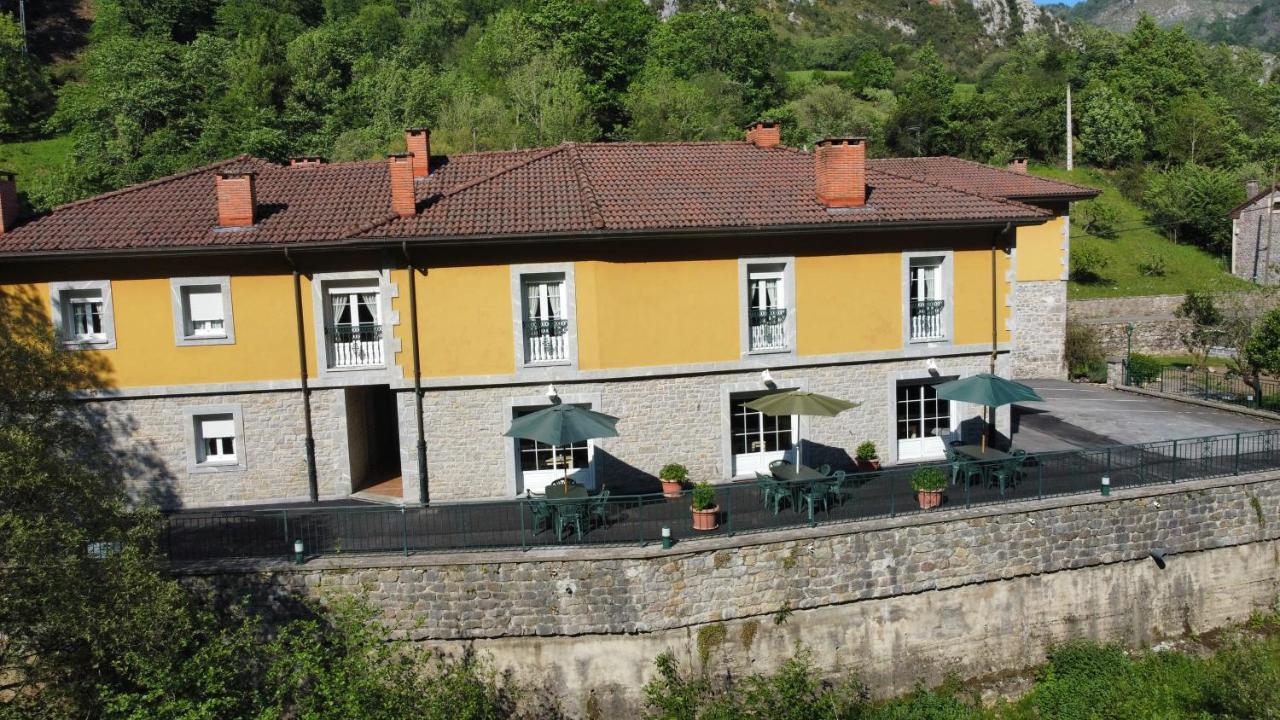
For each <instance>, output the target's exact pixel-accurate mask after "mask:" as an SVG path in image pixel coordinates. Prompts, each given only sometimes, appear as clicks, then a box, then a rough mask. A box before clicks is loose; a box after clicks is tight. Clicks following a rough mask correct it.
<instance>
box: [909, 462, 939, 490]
mask: <svg viewBox="0 0 1280 720" xmlns="http://www.w3.org/2000/svg"><path fill="white" fill-rule="evenodd" d="M946 486H947V475H946V473H944V472H942V471H941V470H939V469H938V468H936V467H922V468H919V469H918V470H916V471H915V472H913V473H911V489H912V490H915V491H917V492H919V491H925V492H937V491H939V490H941V489H943V488H945V487H946Z"/></svg>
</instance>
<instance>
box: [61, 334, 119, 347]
mask: <svg viewBox="0 0 1280 720" xmlns="http://www.w3.org/2000/svg"><path fill="white" fill-rule="evenodd" d="M58 346H59V347H60V348H62V349H63V350H111V349H113V348H115V346H116V344H115V341H114V340H112V339H111V338H108V337H101V338H83V339H71V340H62V341H61V342H60V343H59V344H58Z"/></svg>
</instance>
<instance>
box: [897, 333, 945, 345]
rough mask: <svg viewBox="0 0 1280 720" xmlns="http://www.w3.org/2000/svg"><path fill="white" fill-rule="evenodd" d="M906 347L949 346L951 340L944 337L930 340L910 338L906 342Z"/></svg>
mask: <svg viewBox="0 0 1280 720" xmlns="http://www.w3.org/2000/svg"><path fill="white" fill-rule="evenodd" d="M907 344H908V345H949V344H951V340H950V339H949V338H947V337H946V336H945V335H944V336H942V337H932V338H911V339H910V340H908V341H907Z"/></svg>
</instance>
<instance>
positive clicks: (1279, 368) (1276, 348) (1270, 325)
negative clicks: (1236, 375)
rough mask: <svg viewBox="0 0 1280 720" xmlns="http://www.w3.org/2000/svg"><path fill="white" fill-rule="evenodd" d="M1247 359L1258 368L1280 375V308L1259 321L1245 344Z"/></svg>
mask: <svg viewBox="0 0 1280 720" xmlns="http://www.w3.org/2000/svg"><path fill="white" fill-rule="evenodd" d="M1244 357H1245V361H1246V362H1247V363H1248V364H1249V365H1250V366H1252V367H1254V368H1256V369H1257V370H1259V371H1261V372H1265V373H1269V374H1271V375H1280V308H1274V309H1272V310H1271V311H1270V312H1268V313H1267V314H1266V315H1264V316H1263V317H1262V319H1261V320H1260V321H1259V322H1258V324H1257V327H1255V328H1254V330H1253V334H1252V335H1250V336H1249V341H1248V342H1247V343H1245V346H1244Z"/></svg>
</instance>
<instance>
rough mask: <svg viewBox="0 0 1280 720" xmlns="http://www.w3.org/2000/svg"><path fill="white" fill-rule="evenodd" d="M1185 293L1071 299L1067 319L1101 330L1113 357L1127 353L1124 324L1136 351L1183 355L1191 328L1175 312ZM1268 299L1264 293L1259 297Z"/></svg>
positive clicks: (1103, 345) (1104, 341) (1099, 333)
mask: <svg viewBox="0 0 1280 720" xmlns="http://www.w3.org/2000/svg"><path fill="white" fill-rule="evenodd" d="M1185 297H1186V296H1185V295H1139V296H1135V297H1118V298H1097V299H1094V300H1071V301H1069V302H1068V303H1067V320H1068V321H1069V322H1079V323H1083V324H1086V325H1091V326H1093V327H1094V329H1095V330H1096V331H1097V332H1098V335H1099V339H1100V340H1101V341H1102V347H1103V349H1104V350H1105V351H1106V352H1107V354H1108V355H1111V356H1120V355H1124V352H1125V349H1126V344H1127V340H1128V338H1127V337H1126V333H1125V325H1127V324H1129V323H1133V351H1134V352H1140V353H1150V354H1157V355H1170V354H1181V353H1184V352H1186V348H1185V347H1184V346H1183V344H1182V340H1181V339H1179V334H1180V333H1182V332H1183V331H1184V330H1186V329H1188V328H1189V327H1190V324H1189V323H1187V322H1186V321H1185V320H1181V319H1179V318H1178V317H1177V316H1176V315H1175V314H1174V312H1175V311H1176V310H1177V309H1178V306H1179V305H1181V304H1182V301H1183V299H1185ZM1257 297H1258V298H1259V299H1265V298H1266V296H1265V295H1259V296H1257ZM1276 302H1277V301H1276V300H1275V299H1272V300H1270V301H1268V302H1267V303H1265V304H1264V306H1260V307H1259V309H1260V310H1265V309H1266V307H1270V306H1273V305H1275V304H1276Z"/></svg>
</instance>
